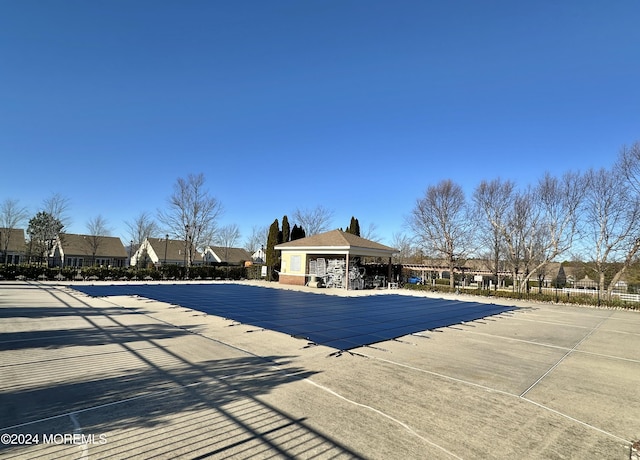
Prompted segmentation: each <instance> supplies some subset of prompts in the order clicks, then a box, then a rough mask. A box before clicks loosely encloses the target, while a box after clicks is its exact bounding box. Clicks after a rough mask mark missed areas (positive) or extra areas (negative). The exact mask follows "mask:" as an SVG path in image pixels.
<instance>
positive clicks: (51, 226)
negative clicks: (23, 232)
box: [27, 211, 64, 263]
mask: <svg viewBox="0 0 640 460" xmlns="http://www.w3.org/2000/svg"><path fill="white" fill-rule="evenodd" d="M63 228H64V224H63V223H62V222H60V219H57V218H56V217H54V216H53V215H51V214H49V213H48V212H44V211H40V212H39V213H37V214H36V215H35V216H34V217H33V218H31V219H30V220H29V227H28V228H27V234H28V235H29V240H30V243H29V247H30V248H31V251H34V252H35V253H36V254H38V256H39V261H40V263H42V262H43V261H44V259H45V256H48V255H49V254H50V252H51V249H52V248H53V246H54V244H55V241H56V238H57V237H58V235H59V234H60V232H62V230H63Z"/></svg>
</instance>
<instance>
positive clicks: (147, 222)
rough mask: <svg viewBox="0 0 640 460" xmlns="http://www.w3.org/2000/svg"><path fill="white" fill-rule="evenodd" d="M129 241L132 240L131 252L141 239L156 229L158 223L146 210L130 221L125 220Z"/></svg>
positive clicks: (152, 233)
mask: <svg viewBox="0 0 640 460" xmlns="http://www.w3.org/2000/svg"><path fill="white" fill-rule="evenodd" d="M125 225H126V226H127V230H128V236H129V241H132V242H133V244H132V247H131V248H130V249H131V253H132V254H133V252H135V251H136V250H137V249H138V248H139V247H140V245H141V244H142V243H143V241H144V240H145V239H146V238H149V237H150V236H153V235H155V234H156V232H157V231H158V224H157V223H156V221H155V220H154V219H153V218H152V217H151V216H150V215H149V213H147V212H146V211H143V212H141V213H140V214H138V216H137V217H136V218H135V219H134V220H132V221H131V222H125Z"/></svg>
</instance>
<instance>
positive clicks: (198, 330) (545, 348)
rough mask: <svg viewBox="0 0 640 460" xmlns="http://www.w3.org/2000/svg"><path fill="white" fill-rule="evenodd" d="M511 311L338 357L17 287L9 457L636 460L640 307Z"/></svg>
mask: <svg viewBox="0 0 640 460" xmlns="http://www.w3.org/2000/svg"><path fill="white" fill-rule="evenodd" d="M248 284H249V283H248ZM257 284H258V285H263V286H265V285H266V286H269V287H273V288H281V286H278V285H276V284H275V283H270V284H269V283H259V282H258V283H257ZM289 288H292V287H289ZM296 289H300V290H310V291H312V292H316V293H318V294H319V295H330V294H335V295H347V296H359V295H375V294H379V295H384V294H385V293H386V292H393V293H394V294H398V293H403V294H409V293H408V292H407V291H403V290H393V291H339V290H336V291H330V290H317V289H310V288H296ZM412 295H428V294H412ZM438 297H442V296H438ZM454 297H456V296H452V297H451V298H454ZM457 298H461V299H467V300H468V299H470V298H469V297H466V296H457ZM472 299H473V301H477V302H480V301H482V300H481V299H479V298H475V297H473V298H472ZM492 300H493V299H492ZM505 305H516V306H518V307H520V308H518V309H516V310H514V311H512V312H508V313H505V314H502V315H498V316H496V317H490V318H485V319H483V320H479V321H474V322H470V323H464V324H461V325H455V326H451V327H447V328H442V329H438V330H434V331H423V332H420V333H417V334H412V335H408V336H405V337H401V338H399V339H398V340H392V341H386V342H381V343H377V344H375V345H373V346H369V347H361V348H357V349H353V350H351V352H343V353H338V354H336V353H335V351H336V350H334V349H332V348H328V347H323V346H312V345H310V344H309V343H308V342H307V341H305V340H301V339H296V338H294V337H291V336H288V335H286V334H282V333H278V332H273V331H270V330H266V329H260V328H256V327H253V326H251V325H246V324H237V323H235V322H233V321H231V320H228V319H224V318H220V317H216V316H211V315H206V314H204V313H201V312H199V311H197V310H191V309H187V308H183V307H180V306H178V305H170V304H165V303H160V302H156V301H150V300H148V299H145V298H140V297H129V296H120V297H106V298H92V297H88V296H85V295H83V294H81V293H79V292H77V291H74V290H72V289H69V287H68V285H66V284H64V283H29V282H4V283H0V392H1V394H0V436H2V438H3V443H2V444H0V457H2V458H5V457H7V458H34V457H40V458H205V457H210V458H229V457H232V458H380V459H387V458H411V459H413V458H415V459H424V458H465V459H466V458H469V459H471V458H545V459H548V458H581V459H583V458H620V459H628V458H629V456H630V446H631V443H632V442H633V441H635V440H638V439H640V418H639V415H638V414H639V413H640V313H638V312H632V311H625V310H609V309H595V308H587V307H573V306H563V305H552V304H534V303H526V302H513V301H506V302H505ZM35 435H38V436H39V438H38V440H37V442H36V443H34V442H33V441H34V439H33V436H35ZM44 436H46V438H44ZM29 437H30V439H28V438H29ZM28 441H31V444H28ZM43 441H46V443H45V442H43ZM18 444H22V445H18Z"/></svg>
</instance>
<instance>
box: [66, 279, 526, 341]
mask: <svg viewBox="0 0 640 460" xmlns="http://www.w3.org/2000/svg"><path fill="white" fill-rule="evenodd" d="M72 287H73V289H76V290H78V291H80V292H83V293H85V294H88V295H90V296H93V297H105V296H116V295H137V296H140V297H146V298H149V299H153V300H157V301H160V302H166V303H170V304H176V305H181V306H183V307H186V308H190V309H193V310H198V311H202V312H205V313H207V314H210V315H215V316H220V317H223V318H228V319H232V320H234V321H237V322H240V323H244V324H249V325H253V326H256V327H260V328H265V329H271V330H274V331H278V332H283V333H285V334H289V335H292V336H294V337H299V338H304V339H306V340H308V341H310V342H313V343H316V344H321V345H326V346H328V347H333V348H336V349H338V350H350V349H353V348H357V347H361V346H364V345H371V344H373V343H377V342H383V341H385V340H391V339H396V338H398V337H402V336H404V335H408V334H414V333H416V332H420V331H426V330H430V329H437V328H441V327H446V326H452V325H454V324H459V323H462V322H466V321H474V320H477V319H480V318H484V317H487V316H491V315H497V314H500V313H504V312H507V311H511V310H514V309H515V307H505V306H499V305H495V304H486V303H479V302H461V301H457V300H444V299H431V298H426V297H413V296H404V295H399V294H387V295H371V296H358V297H340V296H333V295H323V294H313V293H307V292H299V291H291V290H283V289H273V288H264V287H256V286H246V285H239V284H182V285H177V284H156V285H154V284H149V285H135V284H130V285H99V286H85V285H77V286H72Z"/></svg>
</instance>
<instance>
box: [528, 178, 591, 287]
mask: <svg viewBox="0 0 640 460" xmlns="http://www.w3.org/2000/svg"><path fill="white" fill-rule="evenodd" d="M584 195H585V179H584V177H583V176H581V175H580V174H578V173H573V172H567V173H565V174H563V176H562V178H560V179H559V178H557V177H554V176H551V175H550V174H549V173H546V174H545V175H544V177H543V178H542V179H541V180H540V181H539V182H538V184H537V187H536V189H535V191H534V194H533V199H535V200H536V203H535V206H536V208H537V210H538V211H537V213H536V216H537V220H536V221H534V222H533V224H534V225H535V227H534V228H532V229H531V232H530V236H531V238H530V240H529V241H528V242H527V246H526V251H527V260H528V262H529V263H530V265H531V267H527V269H528V271H527V273H526V275H525V279H524V282H525V283H527V285H528V281H529V279H530V277H531V276H532V275H533V274H534V273H538V274H541V273H542V272H543V268H544V267H545V265H547V264H548V263H549V262H551V261H553V260H554V259H556V258H557V257H558V256H560V255H562V254H565V253H566V252H568V251H569V250H571V248H572V246H573V242H574V240H575V237H576V235H577V234H578V223H579V220H580V213H579V210H580V207H581V205H582V202H583V199H584Z"/></svg>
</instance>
